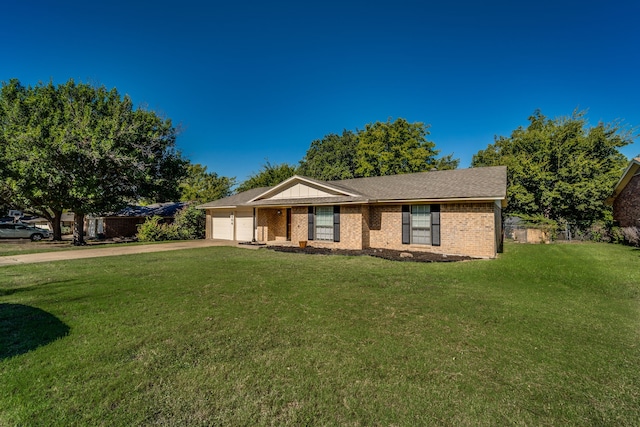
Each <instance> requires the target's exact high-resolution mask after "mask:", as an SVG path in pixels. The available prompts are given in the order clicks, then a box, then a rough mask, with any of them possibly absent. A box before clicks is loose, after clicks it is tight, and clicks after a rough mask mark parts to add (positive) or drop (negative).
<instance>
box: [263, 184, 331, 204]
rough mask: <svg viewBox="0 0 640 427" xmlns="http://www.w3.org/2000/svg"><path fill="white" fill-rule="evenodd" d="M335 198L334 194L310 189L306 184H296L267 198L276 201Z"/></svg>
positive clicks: (313, 188) (318, 189) (315, 188)
mask: <svg viewBox="0 0 640 427" xmlns="http://www.w3.org/2000/svg"><path fill="white" fill-rule="evenodd" d="M330 196H336V194H334V193H329V192H328V191H326V190H323V189H320V188H317V187H311V186H310V185H307V184H302V183H296V184H294V185H292V186H291V187H288V188H285V189H284V190H282V191H281V192H279V193H277V194H274V195H273V196H271V197H269V199H273V200H278V199H303V198H307V197H330Z"/></svg>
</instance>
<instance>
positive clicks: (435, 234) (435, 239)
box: [431, 205, 440, 246]
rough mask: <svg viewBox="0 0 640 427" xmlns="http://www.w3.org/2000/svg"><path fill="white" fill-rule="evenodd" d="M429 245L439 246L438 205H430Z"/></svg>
mask: <svg viewBox="0 0 640 427" xmlns="http://www.w3.org/2000/svg"><path fill="white" fill-rule="evenodd" d="M431 245H433V246H440V205H431Z"/></svg>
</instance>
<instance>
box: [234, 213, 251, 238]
mask: <svg viewBox="0 0 640 427" xmlns="http://www.w3.org/2000/svg"><path fill="white" fill-rule="evenodd" d="M236 240H238V241H239V242H250V241H252V240H253V209H245V210H238V211H236Z"/></svg>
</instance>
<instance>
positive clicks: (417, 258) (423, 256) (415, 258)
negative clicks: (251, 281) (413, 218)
mask: <svg viewBox="0 0 640 427" xmlns="http://www.w3.org/2000/svg"><path fill="white" fill-rule="evenodd" d="M266 248H267V249H271V250H274V251H277V252H289V253H296V254H309V255H349V256H362V255H368V256H373V257H378V258H384V259H388V260H391V261H407V262H457V261H469V260H473V259H477V258H472V257H468V256H459V255H442V254H434V253H430V252H411V251H394V250H391V249H362V250H353V249H329V248H316V247H313V246H307V247H306V248H300V247H297V246H267V247H266Z"/></svg>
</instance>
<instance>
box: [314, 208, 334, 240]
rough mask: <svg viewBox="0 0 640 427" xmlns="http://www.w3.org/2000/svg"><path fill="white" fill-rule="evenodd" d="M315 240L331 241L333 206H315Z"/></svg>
mask: <svg viewBox="0 0 640 427" xmlns="http://www.w3.org/2000/svg"><path fill="white" fill-rule="evenodd" d="M315 222H316V240H329V241H333V206H316V221H315Z"/></svg>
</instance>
